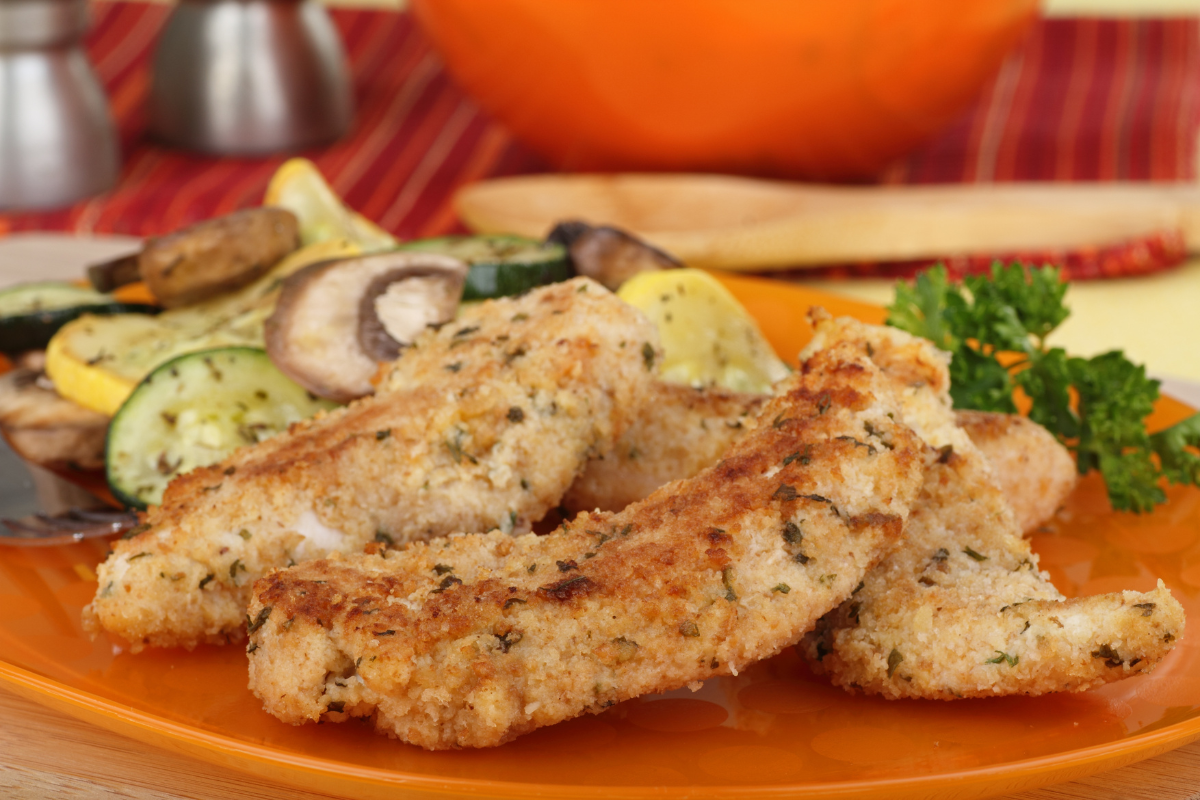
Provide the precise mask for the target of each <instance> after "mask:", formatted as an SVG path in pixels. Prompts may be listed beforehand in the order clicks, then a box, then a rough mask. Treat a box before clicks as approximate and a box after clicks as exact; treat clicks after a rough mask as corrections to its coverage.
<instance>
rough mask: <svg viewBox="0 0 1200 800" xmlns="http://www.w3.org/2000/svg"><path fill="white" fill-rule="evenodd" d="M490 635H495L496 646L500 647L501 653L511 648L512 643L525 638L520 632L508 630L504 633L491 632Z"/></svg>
mask: <svg viewBox="0 0 1200 800" xmlns="http://www.w3.org/2000/svg"><path fill="white" fill-rule="evenodd" d="M492 635H493V636H495V637H496V639H497V646H498V647H499V648H500V652H501V653H507V652H508V651H509V650H511V649H512V646H513V645H514V644H516V643H517V642H519V641H521V640H522V639H524V638H525V637H524V636H523V635H522V634H521V633H519V632H517V631H508V632H507V633H505V634H504V635H500V634H498V633H496V634H492Z"/></svg>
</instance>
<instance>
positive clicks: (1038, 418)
mask: <svg viewBox="0 0 1200 800" xmlns="http://www.w3.org/2000/svg"><path fill="white" fill-rule="evenodd" d="M1066 293H1067V284H1066V283H1065V282H1064V281H1062V280H1061V279H1060V277H1059V274H1058V271H1057V270H1055V269H1052V268H1050V267H1044V268H1042V269H1030V270H1026V269H1024V268H1023V267H1022V266H1020V265H1019V264H1012V265H1010V266H1007V267H1005V266H1002V265H1001V264H998V263H997V264H994V265H993V266H992V269H991V273H990V274H988V275H974V276H968V277H966V278H964V279H963V282H962V284H961V285H955V284H952V283H951V282H950V281H949V279H948V277H947V274H946V270H945V268H944V267H940V266H939V267H934V268H933V269H930V270H927V271H926V272H924V273H922V274H921V275H918V276H917V279H916V281H915V282H914V283H913V284H911V285H909V284H904V283H901V284H898V285H897V287H896V300H895V302H894V303H893V304H892V305H891V306H889V308H888V312H889V315H888V324H889V325H892V326H894V327H897V328H900V329H902V330H905V331H908V332H909V333H913V334H915V335H917V336H923V337H925V338H927V339H930V340H931V341H933V342H934V343H935V344H937V345H938V346H939V347H941V348H942V349H944V350H947V351H948V352H950V354H951V355H952V360H951V362H950V394H951V396H952V398H953V400H954V404H955V406H956V407H958V408H974V409H978V410H981V411H1001V412H1006V413H1012V412H1014V411H1015V410H1016V406H1015V404H1014V403H1013V391H1014V390H1015V389H1016V388H1020V389H1021V390H1022V391H1023V392H1024V393H1025V394H1026V395H1027V396H1028V397H1029V399H1030V400H1031V401H1032V407H1031V408H1030V412H1029V416H1030V418H1031V419H1033V420H1034V421H1035V422H1037V423H1039V424H1041V425H1042V426H1044V427H1045V428H1046V429H1047V430H1049V431H1050V432H1051V433H1053V434H1054V435H1055V436H1056V437H1058V439H1059V440H1060V441H1061V442H1063V444H1065V445H1066V446H1067V447H1069V448H1071V450H1072V451H1073V452H1074V454H1075V459H1076V465H1077V467H1078V469H1079V472H1080V474H1085V473H1087V472H1090V471H1093V470H1096V471H1099V472H1100V474H1101V475H1102V476H1103V478H1104V482H1105V485H1106V486H1107V488H1108V496H1109V500H1110V501H1111V503H1112V506H1113V508H1116V509H1118V510H1122V511H1135V512H1143V511H1151V510H1153V509H1154V507H1155V506H1156V505H1158V504H1160V503H1162V502H1164V501H1165V500H1166V495H1165V493H1164V492H1163V491H1162V488H1161V479H1162V478H1166V479H1167V480H1168V481H1170V482H1172V483H1181V484H1190V485H1194V486H1200V456H1198V455H1196V454H1195V453H1193V452H1191V450H1192V449H1195V448H1198V447H1200V415H1195V416H1192V417H1190V418H1189V419H1186V420H1184V421H1183V422H1180V423H1178V424H1177V425H1175V426H1173V427H1171V428H1168V429H1167V430H1164V431H1161V432H1160V433H1156V434H1154V435H1153V436H1151V435H1150V434H1148V433H1147V432H1146V426H1145V419H1146V417H1147V416H1148V415H1149V414H1150V412H1151V411H1152V410H1153V408H1154V403H1155V401H1156V400H1157V399H1158V388H1159V382H1158V381H1156V380H1154V379H1152V378H1148V377H1147V376H1146V369H1145V367H1142V366H1139V365H1137V364H1134V363H1133V362H1132V361H1130V360H1129V359H1128V358H1126V357H1125V355H1124V353H1121V352H1120V351H1113V352H1110V353H1103V354H1101V355H1098V356H1095V357H1093V358H1079V357H1074V356H1069V355H1068V354H1067V353H1066V351H1065V350H1063V349H1062V348H1061V347H1050V346H1048V345H1047V344H1046V338H1047V337H1048V336H1049V335H1050V334H1051V333H1053V332H1054V330H1055V329H1056V328H1058V326H1059V325H1061V324H1062V323H1063V321H1064V320H1065V319H1066V318H1067V316H1068V315H1069V314H1070V309H1068V307H1067V306H1066V304H1065V302H1064V300H1065V298H1066ZM1001 353H1004V354H1006V355H1005V356H1004V359H1003V360H1001V358H1000V357H999V356H1000V354H1001Z"/></svg>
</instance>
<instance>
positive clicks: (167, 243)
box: [138, 208, 300, 308]
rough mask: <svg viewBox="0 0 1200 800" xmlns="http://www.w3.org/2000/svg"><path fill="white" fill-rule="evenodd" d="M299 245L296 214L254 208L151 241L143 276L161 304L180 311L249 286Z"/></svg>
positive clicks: (141, 264) (142, 266) (140, 262)
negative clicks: (207, 299) (181, 308)
mask: <svg viewBox="0 0 1200 800" xmlns="http://www.w3.org/2000/svg"><path fill="white" fill-rule="evenodd" d="M299 246H300V233H299V223H297V221H296V216H295V215H294V214H292V212H290V211H286V210H284V209H282V208H249V209H246V210H244V211H238V212H236V213H233V214H229V215H227V216H224V217H217V218H216V219H210V220H207V221H205V222H201V223H199V224H198V225H193V226H192V227H190V228H184V229H183V230H181V231H176V232H175V233H172V234H169V235H167V236H162V237H159V238H155V239H150V240H149V241H147V242H146V246H145V247H144V248H143V249H142V252H141V255H139V256H138V272H139V273H140V274H141V277H142V280H144V281H145V282H146V286H147V287H149V289H150V291H151V292H153V293H154V296H155V297H157V298H158V300H159V302H161V303H162V304H163V305H164V306H165V307H167V308H175V307H177V306H182V305H188V304H189V303H195V302H198V301H200V300H204V299H206V298H209V297H215V296H216V295H218V294H222V293H223V292H229V291H232V290H234V289H237V288H239V287H241V286H245V285H246V284H248V283H250V282H251V281H253V280H254V279H255V278H258V277H259V276H261V275H262V274H263V273H265V272H266V271H267V270H268V269H270V268H271V267H272V266H273V265H274V264H275V263H276V262H277V261H279V259H281V258H283V257H284V256H286V255H287V254H288V253H290V252H292V251H293V250H295V249H296V248H297V247H299Z"/></svg>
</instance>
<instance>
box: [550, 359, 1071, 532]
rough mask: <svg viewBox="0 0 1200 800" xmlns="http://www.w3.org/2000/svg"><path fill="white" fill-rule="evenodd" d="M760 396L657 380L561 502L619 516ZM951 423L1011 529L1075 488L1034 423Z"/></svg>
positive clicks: (716, 452) (686, 465) (679, 471)
mask: <svg viewBox="0 0 1200 800" xmlns="http://www.w3.org/2000/svg"><path fill="white" fill-rule="evenodd" d="M765 401H766V396H765V395H756V394H744V393H741V392H732V391H729V390H727V389H720V388H706V389H694V388H691V387H687V386H681V385H678V384H673V383H665V382H656V383H655V384H653V387H652V389H651V390H650V392H649V394H647V395H646V396H644V398H643V401H642V404H641V407H640V409H639V413H638V414H637V416H635V417H634V419H633V422H632V423H631V424H630V425H629V428H628V429H627V430H626V431H625V433H624V435H622V436H621V438H620V439H619V440H618V441H617V443H616V446H615V447H614V448H613V449H612V451H611V452H608V453H604V454H601V455H599V456H596V457H594V458H593V459H592V460H591V461H589V462H588V464H587V467H586V468H585V469H584V471H583V474H582V475H580V476H579V477H578V478H577V479H576V481H575V483H574V484H572V485H571V488H570V490H569V491H568V492H567V495H566V497H564V498H563V501H562V505H563V506H565V507H566V508H567V509H569V510H571V511H588V510H592V509H599V510H601V511H619V510H620V509H622V508H624V507H625V506H627V505H629V504H630V503H633V502H635V501H637V500H641V499H642V498H644V497H647V496H648V495H649V494H650V493H651V492H653V491H654V490H655V489H657V488H658V487H660V486H662V485H663V484H666V483H669V482H670V481H674V480H682V479H684V478H690V477H691V476H693V475H695V474H696V473H697V472H699V471H700V470H702V469H704V468H705V467H707V466H710V465H712V464H715V463H716V462H717V460H718V459H719V458H720V457H721V455H722V454H723V453H724V452H725V451H726V450H727V449H728V448H729V446H730V445H732V444H733V443H734V442H735V441H737V440H738V439H740V438H741V437H742V436H743V435H745V434H746V433H747V432H748V431H749V429H750V425H751V424H752V423H753V420H754V412H755V411H756V410H757V409H758V407H759V406H760V405H762V403H764V402H765ZM955 423H956V424H957V425H958V426H959V427H961V428H962V429H963V430H964V431H966V433H967V435H968V436H970V437H971V441H972V442H974V443H975V445H976V447H978V448H979V449H980V451H981V452H982V453H983V456H984V458H986V459H987V461H988V464H989V465H990V467H991V469H992V476H993V478H994V479H995V481H996V483H997V484H998V485H999V487H1000V490H1001V492H1002V493H1003V494H1004V498H1005V500H1007V501H1008V504H1009V505H1010V506H1012V508H1013V512H1014V513H1015V514H1016V516H1017V525H1018V526H1019V527H1020V529H1021V530H1022V531H1024V532H1025V533H1030V532H1031V531H1033V530H1035V529H1036V528H1037V527H1038V526H1039V525H1041V524H1042V523H1044V522H1046V520H1048V519H1050V518H1051V517H1052V516H1053V515H1054V512H1055V511H1056V510H1057V509H1058V508H1059V506H1061V505H1062V504H1063V502H1064V501H1065V500H1066V499H1067V496H1068V495H1069V494H1070V493H1071V492H1072V491H1073V490H1074V488H1075V484H1076V481H1077V473H1076V470H1075V461H1074V459H1072V457H1071V453H1070V451H1068V450H1067V448H1065V447H1063V446H1062V445H1061V444H1059V442H1058V440H1057V439H1055V438H1054V436H1052V435H1051V434H1050V432H1049V431H1047V430H1046V429H1045V428H1043V427H1042V426H1041V425H1038V424H1037V423H1036V422H1032V421H1031V420H1029V419H1026V418H1025V417H1022V416H1019V415H1017V414H1001V413H996V412H990V411H959V412H957V413H956V414H955Z"/></svg>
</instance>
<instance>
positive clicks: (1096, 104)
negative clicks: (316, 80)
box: [0, 2, 1200, 275]
mask: <svg viewBox="0 0 1200 800" xmlns="http://www.w3.org/2000/svg"><path fill="white" fill-rule="evenodd" d="M168 11H169V8H168V7H167V6H163V5H159V4H143V3H132V2H130V3H126V2H121V3H112V2H99V3H96V4H95V5H94V25H93V28H92V30H91V32H90V34H89V36H88V40H87V47H88V53H89V55H90V57H91V60H92V63H93V64H94V65H95V68H96V71H97V73H98V74H99V76H100V79H101V82H102V83H103V84H104V86H105V88H106V90H107V92H108V96H109V99H110V102H111V105H112V110H113V115H114V117H115V119H116V121H117V125H118V127H119V130H120V138H121V144H122V153H123V159H124V161H123V163H124V168H123V171H122V175H121V179H120V183H119V185H118V186H117V187H116V188H115V189H114V190H112V191H111V192H109V193H107V194H105V195H103V196H100V197H97V198H93V199H91V200H88V201H85V202H81V203H79V204H77V205H75V206H73V207H71V208H68V209H65V210H61V211H54V212H39V213H10V214H0V235H2V234H4V233H6V232H11V231H29V230H65V231H75V232H81V233H119V234H130V235H136V236H145V235H150V234H158V233H163V232H167V231H171V230H174V229H177V228H179V227H182V226H184V225H187V224H190V223H193V222H196V221H199V220H202V219H206V218H209V217H212V216H216V215H219V214H224V213H227V212H230V211H233V210H235V209H238V208H243V207H246V206H252V205H256V204H258V203H259V202H260V200H261V198H262V193H263V190H264V189H265V187H266V184H267V181H268V179H269V177H270V176H271V174H272V172H273V171H274V170H275V168H276V167H278V166H279V164H280V163H282V161H283V158H282V157H273V158H253V159H249V158H211V157H205V156H200V155H194V154H188V153H184V152H180V151H174V150H170V149H166V148H164V147H161V146H159V145H157V144H156V143H154V142H152V141H149V140H148V139H147V137H146V136H145V127H146V110H145V102H146V98H147V95H148V89H149V63H150V57H151V55H152V53H153V48H154V43H155V40H156V37H157V35H158V32H159V30H160V29H161V27H162V25H163V23H164V21H165V19H166V15H167V13H168ZM331 13H332V16H333V19H334V22H335V23H336V25H337V27H338V29H339V30H340V32H341V34H342V37H343V41H344V43H345V45H346V49H347V52H348V54H349V58H350V64H351V69H352V72H353V75H354V88H355V95H356V101H357V109H358V112H357V117H356V120H355V126H354V129H353V130H352V132H351V134H350V135H349V136H347V137H346V138H345V139H343V140H342V141H340V142H338V143H336V144H334V145H332V146H329V147H325V148H321V149H317V150H313V151H310V152H306V153H303V155H305V156H307V157H309V158H311V159H313V160H314V161H315V162H316V163H317V165H318V166H319V168H320V169H321V170H322V172H323V173H324V174H325V175H326V176H327V177H328V179H329V180H330V183H331V184H332V185H333V187H334V189H335V190H336V191H337V192H338V193H340V194H341V195H342V196H343V197H344V198H345V199H346V201H347V202H348V203H349V204H350V205H351V206H353V207H354V208H356V209H357V210H358V211H360V212H362V213H363V214H365V215H366V216H367V217H369V218H371V219H373V220H376V221H378V222H379V223H380V224H381V225H382V226H383V227H384V228H386V229H387V230H389V231H392V232H393V233H395V234H397V235H398V236H400V237H402V238H413V237H421V236H431V235H437V234H442V233H447V232H452V231H455V230H458V229H459V228H458V222H457V220H456V218H455V215H454V212H453V210H452V208H451V207H450V203H449V201H450V198H451V196H452V194H453V192H454V190H455V189H456V188H457V187H459V186H461V185H463V184H465V183H468V182H471V181H475V180H479V179H481V178H487V177H493V176H499V175H511V174H518V173H529V172H540V171H545V170H546V169H548V167H547V165H546V164H545V163H544V162H542V161H541V160H540V159H539V158H538V157H537V156H536V155H534V154H533V153H531V152H530V151H529V150H527V149H525V148H524V147H522V146H521V145H520V144H519V143H517V142H515V141H514V140H512V138H511V137H510V136H509V135H508V134H507V133H506V132H505V130H504V129H503V128H502V127H500V126H499V125H498V124H497V123H495V122H494V121H492V120H491V119H490V118H489V117H488V116H487V115H485V114H483V113H482V112H481V111H480V110H479V109H478V107H477V106H476V105H475V104H474V103H473V102H472V101H471V100H470V99H469V98H468V97H467V96H466V95H465V94H464V93H463V92H462V91H461V90H460V89H459V88H458V87H457V86H455V85H454V83H453V82H452V81H451V80H450V79H449V78H448V76H447V75H446V73H445V72H444V71H443V69H442V66H441V63H440V62H439V60H438V57H437V55H436V53H435V52H434V51H433V49H432V47H431V46H430V44H429V42H428V41H427V40H426V39H425V38H424V36H422V34H421V32H420V31H419V30H418V29H417V28H416V27H415V25H414V23H413V20H412V18H411V17H410V16H409V15H407V14H404V13H398V12H392V11H379V10H340V9H339V10H334V11H332V12H331ZM1198 60H1200V23H1198V21H1197V20H1194V19H1163V20H1154V19H1150V20H1147V19H1141V20H1112V19H1106V20H1098V19H1052V20H1046V21H1044V22H1041V23H1040V24H1038V25H1037V26H1036V27H1035V28H1034V29H1033V30H1032V32H1031V34H1030V35H1029V36H1028V38H1027V40H1026V41H1025V43H1024V45H1023V46H1022V47H1021V48H1020V49H1019V50H1018V51H1017V52H1016V53H1014V54H1013V56H1012V57H1011V58H1010V59H1009V60H1008V61H1007V62H1006V63H1005V65H1004V67H1003V68H1002V69H1001V71H1000V73H999V74H998V75H997V76H996V78H995V80H994V81H993V82H992V83H991V84H990V85H989V86H988V87H987V88H986V90H985V91H984V92H983V94H982V95H981V97H980V98H979V100H978V101H977V102H976V104H975V105H974V106H973V107H972V108H970V109H968V110H966V111H965V112H964V113H963V114H962V116H961V117H960V118H959V119H958V120H957V121H956V122H955V123H954V124H952V125H951V126H950V127H949V128H948V129H947V130H946V131H945V132H944V133H943V134H942V135H941V136H939V137H938V138H937V139H936V140H934V141H932V142H930V143H929V144H928V145H926V146H925V147H923V148H922V149H921V150H920V151H918V152H916V153H914V154H912V155H911V156H910V157H908V158H906V159H904V160H902V161H900V162H898V163H896V164H894V165H893V166H892V167H891V168H889V169H888V170H886V171H885V173H884V174H883V175H882V176H881V180H882V181H884V182H888V183H929V182H956V181H1007V180H1074V181H1087V180H1155V181H1174V180H1191V179H1193V178H1194V176H1195V168H1196V164H1195V157H1196V153H1195V150H1196V136H1197V131H1198V129H1200V81H1198V80H1197V78H1200V69H1198ZM1164 236H1165V238H1163V239H1161V240H1158V241H1155V242H1150V243H1135V244H1137V246H1138V247H1141V250H1137V251H1136V252H1133V253H1132V255H1131V253H1130V252H1121V253H1117V254H1116V256H1117V257H1118V258H1117V261H1112V262H1111V264H1116V266H1115V267H1113V266H1111V264H1110V268H1109V269H1108V271H1109V272H1110V273H1112V272H1114V271H1116V272H1125V273H1129V272H1136V271H1138V270H1139V267H1138V263H1142V264H1143V268H1142V271H1145V268H1144V265H1145V263H1152V264H1153V265H1158V266H1161V265H1162V264H1164V263H1173V262H1174V261H1178V260H1180V259H1181V258H1182V252H1179V250H1180V244H1179V242H1178V241H1175V240H1172V239H1171V234H1170V232H1167V233H1166V234H1164ZM1148 248H1149V249H1148ZM1154 248H1157V249H1154ZM1135 249H1136V248H1135ZM1101 255H1104V254H1101ZM1111 255H1112V254H1108V256H1111ZM1065 257H1066V256H1064V258H1065ZM1106 257H1107V256H1106ZM1139 258H1140V259H1142V260H1141V261H1140V262H1139V261H1138V259H1139ZM1146 258H1150V261H1149V262H1146ZM1122 259H1123V260H1122ZM1068 260H1069V259H1068ZM1085 261H1086V262H1087V265H1090V266H1085V267H1080V268H1077V269H1076V270H1075V274H1077V275H1085V274H1087V273H1088V270H1089V269H1090V270H1091V272H1092V273H1095V274H1103V273H1104V272H1105V269H1103V268H1100V269H1099V271H1097V267H1096V265H1097V263H1100V262H1098V261H1097V259H1096V258H1095V257H1093V256H1089V257H1088V258H1087V259H1085ZM1101 261H1103V259H1101ZM1110 261H1111V258H1110ZM970 268H971V266H970V265H969V264H968V265H967V266H966V267H965V268H964V269H967V270H969V269H970ZM905 269H906V266H905V265H884V266H883V267H879V266H858V267H853V268H842V270H841V271H842V272H843V273H849V274H879V272H880V271H882V270H892V272H893V273H903V272H904V270H905ZM888 274H891V273H888Z"/></svg>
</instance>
